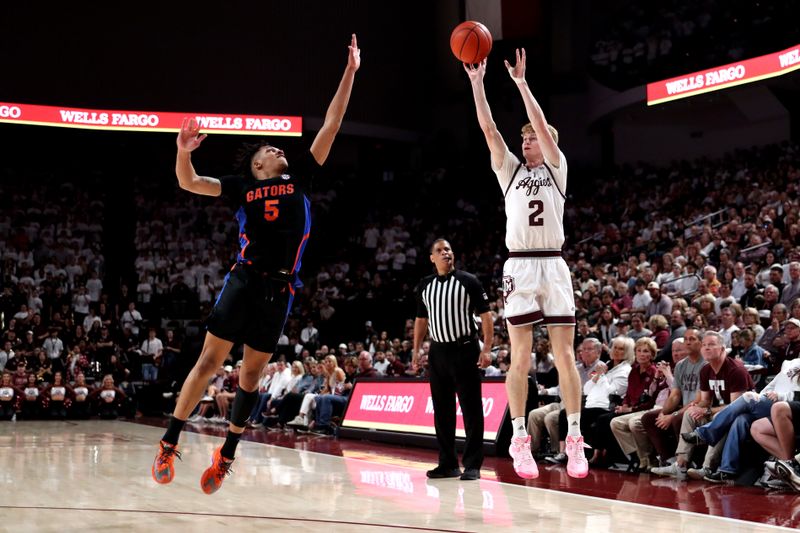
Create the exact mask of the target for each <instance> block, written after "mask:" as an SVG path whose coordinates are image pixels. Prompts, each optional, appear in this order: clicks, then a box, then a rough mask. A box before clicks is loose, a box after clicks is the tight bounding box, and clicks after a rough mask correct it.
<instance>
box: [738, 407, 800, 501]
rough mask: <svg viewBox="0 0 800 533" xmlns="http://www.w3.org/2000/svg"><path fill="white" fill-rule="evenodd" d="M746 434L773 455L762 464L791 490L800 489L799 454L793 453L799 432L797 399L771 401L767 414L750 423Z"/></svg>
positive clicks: (799, 490)
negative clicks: (773, 458)
mask: <svg viewBox="0 0 800 533" xmlns="http://www.w3.org/2000/svg"><path fill="white" fill-rule="evenodd" d="M750 434H751V435H752V436H753V439H754V440H755V441H756V442H757V443H758V444H759V445H761V447H762V448H764V449H765V450H767V451H768V452H769V453H770V454H772V456H773V457H775V461H774V462H772V464H770V463H769V462H768V463H767V464H766V467H767V469H768V470H770V471H771V472H773V473H774V474H775V475H776V476H777V477H779V478H780V479H782V480H784V481H785V482H786V484H788V486H789V487H791V488H792V490H794V491H795V492H800V462H798V461H800V453H799V454H795V451H796V448H795V442H796V438H797V435H798V434H800V402H795V401H789V402H775V403H774V404H772V407H771V408H770V417H765V418H760V419H758V420H756V421H755V422H753V425H752V426H751V427H750ZM778 465H780V468H779V467H778Z"/></svg>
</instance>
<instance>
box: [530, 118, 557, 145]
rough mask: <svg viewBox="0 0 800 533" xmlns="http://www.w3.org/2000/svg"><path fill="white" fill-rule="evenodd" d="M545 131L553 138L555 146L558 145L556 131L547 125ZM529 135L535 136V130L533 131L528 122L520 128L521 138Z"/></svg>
mask: <svg viewBox="0 0 800 533" xmlns="http://www.w3.org/2000/svg"><path fill="white" fill-rule="evenodd" d="M547 131H549V132H550V135H552V136H553V140H554V141H555V142H556V144H558V130H557V129H555V128H554V127H553V126H552V125H550V124H548V125H547ZM531 133H533V134H535V133H536V130H534V129H533V126H532V125H531V123H530V122H528V123H527V124H525V125H524V126H522V136H523V137H524V136H525V135H529V134H531Z"/></svg>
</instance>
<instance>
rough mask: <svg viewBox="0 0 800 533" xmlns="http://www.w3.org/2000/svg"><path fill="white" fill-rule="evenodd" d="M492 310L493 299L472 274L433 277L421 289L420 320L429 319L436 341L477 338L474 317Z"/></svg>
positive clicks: (418, 296)
mask: <svg viewBox="0 0 800 533" xmlns="http://www.w3.org/2000/svg"><path fill="white" fill-rule="evenodd" d="M488 310H489V297H488V296H486V292H485V291H484V290H483V287H482V286H481V282H480V281H478V278H476V277H475V276H473V275H472V274H470V273H469V272H464V271H463V270H454V271H452V272H450V273H449V274H446V275H444V276H439V275H437V274H433V275H430V276H428V277H426V278H424V279H423V280H422V281H421V282H420V284H419V285H418V286H417V318H426V319H428V331H429V332H430V335H431V338H432V339H433V340H434V341H435V342H455V341H457V340H458V339H459V338H461V337H465V336H468V335H469V336H472V335H475V334H476V333H477V327H476V326H475V320H474V318H473V315H474V314H478V315H479V314H481V313H485V312H487V311H488Z"/></svg>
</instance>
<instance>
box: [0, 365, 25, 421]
mask: <svg viewBox="0 0 800 533" xmlns="http://www.w3.org/2000/svg"><path fill="white" fill-rule="evenodd" d="M22 397H23V393H22V391H20V390H19V389H17V388H16V387H14V383H13V382H12V381H11V373H10V372H3V375H2V377H1V378H0V421H3V420H11V419H12V418H13V417H14V415H15V414H16V413H17V409H18V408H19V404H20V403H21V399H22Z"/></svg>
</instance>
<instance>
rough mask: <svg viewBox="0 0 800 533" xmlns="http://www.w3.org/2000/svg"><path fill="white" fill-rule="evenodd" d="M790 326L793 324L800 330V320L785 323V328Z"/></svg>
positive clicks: (792, 319)
mask: <svg viewBox="0 0 800 533" xmlns="http://www.w3.org/2000/svg"><path fill="white" fill-rule="evenodd" d="M789 324H793V325H794V326H795V327H798V328H800V320H798V319H796V318H790V319H789V320H787V321H786V322H784V323H783V325H784V326H788V325H789Z"/></svg>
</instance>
